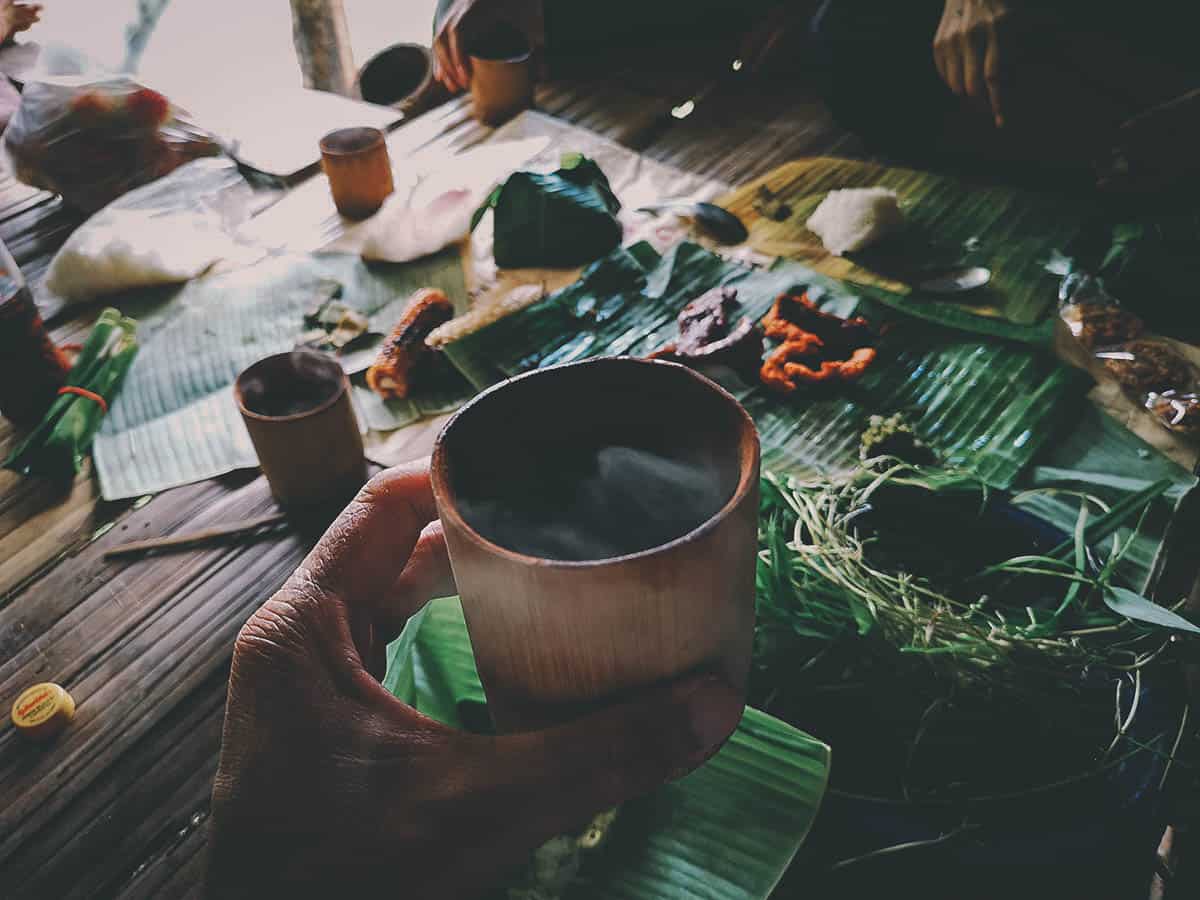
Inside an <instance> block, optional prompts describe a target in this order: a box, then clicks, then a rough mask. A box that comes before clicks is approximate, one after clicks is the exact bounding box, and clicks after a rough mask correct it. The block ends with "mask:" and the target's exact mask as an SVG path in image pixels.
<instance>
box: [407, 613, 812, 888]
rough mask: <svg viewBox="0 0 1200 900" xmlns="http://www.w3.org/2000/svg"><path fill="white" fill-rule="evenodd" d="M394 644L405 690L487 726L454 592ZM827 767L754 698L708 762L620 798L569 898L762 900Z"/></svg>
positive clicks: (460, 719)
mask: <svg viewBox="0 0 1200 900" xmlns="http://www.w3.org/2000/svg"><path fill="white" fill-rule="evenodd" d="M388 650H389V652H388V673H387V675H386V676H385V679H384V684H385V685H386V686H387V687H388V688H389V689H390V690H392V691H393V692H394V693H395V694H396V695H397V696H398V697H400V699H401V700H404V701H405V702H406V703H409V704H411V705H413V706H415V707H416V708H417V709H418V710H420V711H422V712H424V713H426V714H427V715H430V716H432V717H433V718H436V719H439V720H441V721H443V722H445V723H446V724H448V725H451V726H453V727H456V728H467V729H470V730H480V729H481V728H482V727H485V726H486V710H485V706H484V697H483V692H482V688H481V687H480V685H479V679H478V675H477V673H476V671H475V665H474V656H473V654H472V651H471V642H470V637H469V635H468V634H467V629H466V623H465V622H464V620H463V615H462V607H461V606H460V605H459V603H458V601H457V599H454V598H449V599H444V600H435V601H433V603H431V604H430V605H429V606H428V607H426V611H425V612H424V614H423V615H422V616H421V617H420V618H419V619H414V620H413V621H411V622H410V623H409V625H408V627H406V628H405V631H404V633H403V634H402V635H401V637H400V638H399V639H398V640H397V641H395V642H393V644H392V645H391V647H389V648H388ZM828 774H829V748H828V747H826V746H825V745H824V744H821V743H820V742H818V741H816V740H814V739H812V738H810V737H808V736H807V735H805V734H803V733H802V732H800V731H797V730H796V729H794V728H792V727H791V726H789V725H786V724H784V723H783V722H780V721H779V720H777V719H774V718H772V717H770V716H768V715H766V714H765V713H761V712H758V711H757V710H753V709H747V710H746V713H745V716H744V717H743V719H742V722H741V724H740V725H739V726H738V729H737V731H736V732H735V733H734V735H733V737H731V738H730V740H729V742H728V743H727V744H726V745H725V747H724V748H722V750H721V751H720V752H719V753H718V754H717V755H716V756H715V757H713V759H712V760H710V761H709V762H708V763H707V764H706V765H704V766H702V767H701V768H700V769H697V770H696V771H695V772H693V773H692V774H691V775H688V776H687V777H686V778H683V779H681V780H680V781H677V782H674V783H672V784H668V785H664V786H663V787H662V788H660V789H659V790H658V791H656V792H655V793H654V794H652V795H651V796H649V797H646V798H643V799H641V800H636V801H633V802H631V803H629V804H626V806H624V807H623V808H622V810H621V814H620V816H619V817H618V818H617V820H616V823H615V824H614V825H613V828H612V833H611V834H610V835H609V837H608V839H607V843H606V845H605V847H604V849H603V850H602V851H599V852H598V853H597V854H596V855H595V856H594V857H590V858H588V859H586V861H585V862H584V865H583V869H582V871H581V872H580V875H579V877H578V879H577V880H576V881H575V882H573V883H572V884H571V885H569V886H568V888H567V890H566V893H565V894H564V895H563V900H661V898H668V897H669V898H672V900H692V898H695V900H702V898H703V900H763V898H766V897H767V896H768V895H769V894H770V892H771V891H772V890H773V889H774V887H775V885H776V884H777V883H778V881H779V879H780V878H781V877H782V876H783V873H784V871H785V870H786V868H787V866H788V864H789V863H790V862H791V860H792V857H793V856H794V855H795V853H796V851H797V849H798V848H799V846H800V844H801V843H802V842H803V840H804V837H805V836H806V835H807V833H808V830H809V828H810V827H811V825H812V822H813V819H814V818H815V817H816V813H817V809H818V807H819V806H820V802H821V798H822V796H823V795H824V792H825V786H826V783H827V780H828ZM499 895H500V896H503V892H502V891H500V893H499Z"/></svg>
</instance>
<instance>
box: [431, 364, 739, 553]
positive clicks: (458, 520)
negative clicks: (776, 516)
mask: <svg viewBox="0 0 1200 900" xmlns="http://www.w3.org/2000/svg"><path fill="white" fill-rule="evenodd" d="M612 363H620V364H622V365H627V364H634V365H642V366H654V367H671V368H674V369H677V370H679V371H681V372H684V373H686V375H687V376H688V377H689V378H691V379H692V380H693V381H695V382H696V383H697V384H698V385H700V386H701V387H704V388H706V389H708V390H709V391H711V392H713V393H716V394H718V395H719V396H720V397H721V398H722V399H724V400H725V401H727V403H728V404H729V405H731V406H732V407H733V408H734V409H735V410H736V411H737V414H738V419H739V421H740V422H741V424H742V433H741V435H739V444H740V443H741V440H742V437H743V436H744V435H746V434H749V436H750V439H751V448H752V452H751V454H750V458H749V459H748V460H745V461H744V462H742V463H741V464H740V469H741V471H740V472H739V473H738V483H737V487H736V488H735V489H734V492H733V494H732V496H730V498H729V499H728V500H727V501H726V502H725V503H724V504H723V505H722V506H721V508H720V509H718V510H717V511H716V512H714V513H713V514H712V515H711V516H709V517H708V518H707V519H705V520H704V521H703V522H701V523H700V524H699V525H697V526H696V527H695V528H693V529H692V530H691V531H686V532H684V533H683V534H681V535H679V536H678V537H676V538H672V539H671V540H669V541H667V542H666V543H664V544H657V545H655V546H653V547H647V548H646V549H645V550H638V551H636V552H634V553H626V554H623V555H621V556H606V557H603V558H601V559H549V558H547V557H543V556H531V555H529V554H527V553H521V552H519V551H516V550H510V549H508V548H507V547H504V546H501V545H500V544H497V543H496V542H494V541H490V540H488V539H487V538H485V537H484V536H483V535H481V534H480V533H479V532H478V531H476V530H475V528H474V527H472V526H471V524H470V523H469V522H467V520H466V519H465V518H464V517H463V515H462V513H461V512H460V511H459V509H458V506H457V503H456V502H455V500H454V491H453V489H452V488H451V486H450V477H449V472H448V469H449V464H448V462H447V459H446V455H447V452H448V451H447V450H446V436H447V435H448V434H449V433H450V430H451V429H452V428H453V427H454V424H455V423H456V422H458V421H459V419H460V418H461V417H462V416H464V415H466V414H467V413H469V412H470V410H471V408H472V407H474V406H475V405H476V404H477V403H480V402H482V401H483V400H484V398H486V397H488V396H490V395H491V394H494V393H496V392H497V391H500V390H503V389H504V388H506V387H509V386H511V385H513V384H515V383H517V382H519V381H523V380H525V379H527V378H537V377H540V376H544V375H548V374H550V373H552V372H554V371H556V370H558V369H566V368H580V367H583V366H600V365H610V364H612ZM761 458H762V450H761V447H760V442H759V438H758V428H757V426H756V425H755V424H754V419H752V418H751V416H750V413H748V412H747V411H746V408H745V407H744V406H742V404H741V403H739V402H738V400H737V398H736V397H734V396H733V394H731V393H729V391H727V390H725V388H723V387H721V386H720V385H719V384H717V383H716V382H715V381H713V380H712V379H711V378H707V377H706V376H704V375H702V374H700V373H699V372H697V371H696V370H695V369H692V368H690V367H688V366H685V365H682V364H680V363H675V362H668V361H666V360H661V359H643V358H641V357H637V356H603V357H596V358H594V359H585V360H578V361H576V362H568V363H561V364H559V365H556V366H547V367H546V368H544V369H534V370H533V371H531V372H524V373H522V374H520V375H516V376H514V377H512V378H507V379H505V380H504V381H501V382H498V383H496V384H494V385H492V386H491V387H489V388H487V389H486V390H483V391H481V392H480V393H478V394H476V395H475V396H474V397H472V398H471V400H470V401H468V402H467V403H466V404H465V405H464V406H462V407H461V408H459V409H458V411H457V412H455V413H454V415H453V416H452V417H451V418H450V421H448V422H447V423H446V424H445V425H444V426H442V429H441V431H439V432H438V436H437V439H436V440H435V441H434V445H433V455H432V457H431V458H430V465H429V471H430V480H431V481H432V483H433V495H434V499H435V501H436V503H437V508H438V516H439V518H450V519H451V520H452V522H453V524H454V526H455V527H456V528H457V529H459V531H460V532H461V533H462V534H464V535H465V536H466V537H467V539H468V540H469V541H471V543H472V544H474V545H475V546H476V547H478V548H479V549H481V550H485V551H487V552H488V553H490V554H493V555H496V556H499V557H501V558H503V559H505V560H508V561H509V562H514V563H520V564H522V565H527V566H536V567H538V568H543V569H571V570H574V569H594V568H599V567H601V566H612V565H616V564H620V563H627V562H633V561H636V560H640V559H645V558H648V557H651V556H656V555H659V554H662V553H664V552H666V551H669V550H673V549H675V548H676V547H680V546H683V545H684V544H690V543H694V542H696V541H698V540H700V539H701V538H703V537H705V536H707V535H708V534H710V533H711V532H712V531H714V530H716V528H717V527H718V526H719V525H720V524H721V523H722V522H724V521H725V519H727V518H728V517H729V516H730V515H731V514H732V513H733V511H734V510H735V509H737V507H738V506H740V505H741V504H742V503H743V502H744V501H745V499H746V497H747V495H749V494H750V493H751V492H752V491H754V490H755V489H757V487H758V472H759V466H760V463H761Z"/></svg>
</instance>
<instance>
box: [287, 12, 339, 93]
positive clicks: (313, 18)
mask: <svg viewBox="0 0 1200 900" xmlns="http://www.w3.org/2000/svg"><path fill="white" fill-rule="evenodd" d="M291 3H292V39H293V40H294V41H295V44H296V57H297V59H298V60H299V61H300V70H301V72H302V73H303V74H304V86H305V87H308V88H313V89H314V90H318V91H329V92H330V93H334V94H349V93H350V88H351V86H352V85H353V83H354V57H353V55H352V54H351V52H350V34H349V31H348V30H347V28H346V11H345V10H344V9H343V8H342V0H291Z"/></svg>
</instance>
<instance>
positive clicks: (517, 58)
mask: <svg viewBox="0 0 1200 900" xmlns="http://www.w3.org/2000/svg"><path fill="white" fill-rule="evenodd" d="M494 27H495V26H493V28H494ZM508 30H510V31H512V32H513V33H514V34H516V35H518V36H519V37H520V38H521V41H522V43H524V45H525V49H524V50H522V51H521V52H520V53H517V54H514V55H512V56H481V55H480V54H479V53H477V52H476V48H477V47H478V45H479V42H480V41H479V39H480V38H481V37H482V35H476V36H475V37H474V38H473V39H469V40H467V41H466V44H467V48H466V49H467V56H468V57H469V58H470V60H471V61H472V62H482V63H523V62H527V61H528V60H529V58H530V57H531V56H533V41H531V40H530V39H529V36H528V35H526V34H525V33H524V32H522V31H521V30H520V29H519V28H509V29H508Z"/></svg>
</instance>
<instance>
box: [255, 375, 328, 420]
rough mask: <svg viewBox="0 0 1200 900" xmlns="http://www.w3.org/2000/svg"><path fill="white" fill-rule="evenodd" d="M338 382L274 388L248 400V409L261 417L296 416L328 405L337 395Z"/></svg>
mask: <svg viewBox="0 0 1200 900" xmlns="http://www.w3.org/2000/svg"><path fill="white" fill-rule="evenodd" d="M337 390H338V384H337V383H336V382H324V381H309V382H302V383H300V384H294V385H288V386H287V387H286V388H274V389H271V390H266V391H263V392H262V393H260V394H256V395H255V396H254V398H253V399H251V398H249V397H247V398H246V408H247V409H249V410H250V411H251V412H255V413H258V414H259V415H260V416H273V417H281V416H295V415H299V414H300V413H306V412H309V411H310V410H314V409H316V408H317V407H318V406H321V405H323V404H325V403H327V402H328V401H329V400H331V399H332V398H333V395H334V394H336V393H337Z"/></svg>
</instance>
